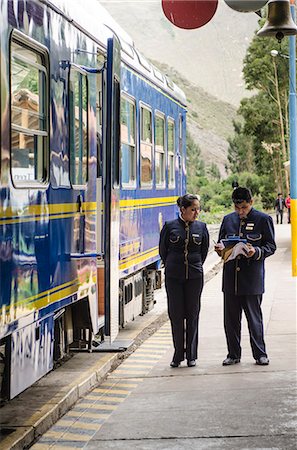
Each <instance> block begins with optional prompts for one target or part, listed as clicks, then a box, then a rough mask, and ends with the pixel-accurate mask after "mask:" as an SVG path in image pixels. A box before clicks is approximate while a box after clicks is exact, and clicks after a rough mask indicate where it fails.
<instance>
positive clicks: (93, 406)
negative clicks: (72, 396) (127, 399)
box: [76, 402, 117, 411]
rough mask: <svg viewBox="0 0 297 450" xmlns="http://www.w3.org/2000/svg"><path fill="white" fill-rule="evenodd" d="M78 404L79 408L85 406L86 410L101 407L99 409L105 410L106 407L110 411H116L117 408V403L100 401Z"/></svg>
mask: <svg viewBox="0 0 297 450" xmlns="http://www.w3.org/2000/svg"><path fill="white" fill-rule="evenodd" d="M76 406H77V407H78V408H85V409H86V410H89V409H91V410H94V409H99V410H102V409H103V410H104V409H108V410H110V411H114V410H115V409H116V407H117V406H116V405H100V403H87V402H86V403H85V402H82V403H77V404H76Z"/></svg>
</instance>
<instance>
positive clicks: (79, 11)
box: [41, 0, 186, 106]
mask: <svg viewBox="0 0 297 450" xmlns="http://www.w3.org/2000/svg"><path fill="white" fill-rule="evenodd" d="M41 1H42V3H45V4H46V5H48V6H49V7H51V8H52V9H54V10H55V11H56V12H58V13H59V14H62V15H63V16H64V17H65V18H66V19H67V20H68V21H69V22H72V23H73V24H74V25H75V26H77V27H78V28H80V29H81V30H83V31H84V32H85V33H86V34H87V35H89V36H91V37H92V38H93V39H94V40H96V41H97V42H98V43H100V44H101V45H102V46H104V47H106V42H107V39H108V38H110V37H112V36H113V34H114V35H116V36H117V38H118V39H119V41H120V43H121V48H122V52H121V53H122V60H123V61H124V63H126V64H127V65H128V66H130V67H131V68H133V69H134V70H136V71H137V72H138V73H140V74H141V75H143V76H144V77H145V78H147V79H148V80H151V81H152V82H153V83H154V84H155V85H157V86H159V87H160V88H161V89H162V90H164V91H165V92H167V93H168V94H169V95H170V96H172V97H174V98H175V99H176V100H178V101H180V102H181V103H182V104H183V105H184V106H186V96H185V94H184V92H183V91H182V89H180V88H179V87H178V86H177V85H176V84H175V83H173V81H171V80H170V78H168V77H167V75H165V74H163V73H162V72H161V71H160V70H159V69H157V67H155V66H153V64H151V63H150V62H149V61H148V60H147V59H146V58H145V57H144V56H143V55H142V54H141V53H140V52H139V51H138V50H137V49H136V48H135V46H134V42H133V39H132V38H131V37H130V36H129V34H128V33H126V31H125V30H123V28H122V27H121V26H120V25H119V24H117V22H116V21H115V20H114V19H113V17H112V16H111V15H110V14H109V12H108V11H106V9H105V8H104V7H103V6H102V5H101V4H100V3H99V1H98V0H75V1H74V0H41ZM86 5H87V6H88V7H87V8H86Z"/></svg>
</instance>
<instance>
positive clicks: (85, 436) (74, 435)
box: [60, 432, 92, 449]
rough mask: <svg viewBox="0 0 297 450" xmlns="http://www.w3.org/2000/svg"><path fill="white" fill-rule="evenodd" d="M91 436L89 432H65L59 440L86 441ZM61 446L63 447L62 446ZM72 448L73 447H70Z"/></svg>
mask: <svg viewBox="0 0 297 450" xmlns="http://www.w3.org/2000/svg"><path fill="white" fill-rule="evenodd" d="M91 438H92V436H90V435H89V434H83V433H82V434H77V433H71V432H67V433H65V434H64V435H63V437H62V439H60V442H63V441H84V442H88V441H89V440H90V439H91ZM62 448H63V447H62ZM72 449H73V447H72Z"/></svg>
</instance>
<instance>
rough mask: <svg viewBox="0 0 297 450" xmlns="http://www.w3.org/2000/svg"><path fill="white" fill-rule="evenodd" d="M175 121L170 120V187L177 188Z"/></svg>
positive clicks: (168, 136)
mask: <svg viewBox="0 0 297 450" xmlns="http://www.w3.org/2000/svg"><path fill="white" fill-rule="evenodd" d="M174 125H175V124H174V120H173V119H168V132H167V139H168V140H167V149H168V186H169V187H170V188H174V187H175V126H174Z"/></svg>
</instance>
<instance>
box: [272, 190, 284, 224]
mask: <svg viewBox="0 0 297 450" xmlns="http://www.w3.org/2000/svg"><path fill="white" fill-rule="evenodd" d="M285 207H286V204H285V199H284V198H283V194H282V193H281V192H279V193H278V194H277V199H276V200H275V203H274V208H275V214H276V223H278V221H279V220H278V219H279V218H280V223H281V224H282V223H283V215H284V209H285Z"/></svg>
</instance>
